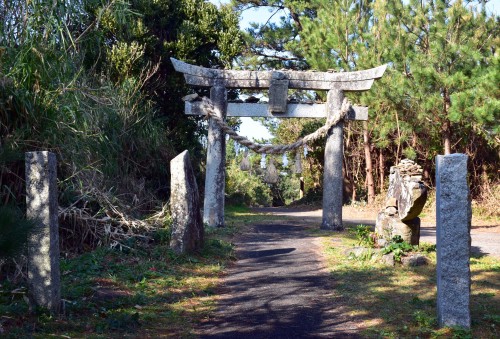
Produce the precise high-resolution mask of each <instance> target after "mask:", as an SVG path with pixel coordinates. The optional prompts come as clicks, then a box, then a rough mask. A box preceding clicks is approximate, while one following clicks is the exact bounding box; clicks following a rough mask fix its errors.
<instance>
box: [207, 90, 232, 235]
mask: <svg viewBox="0 0 500 339" xmlns="http://www.w3.org/2000/svg"><path fill="white" fill-rule="evenodd" d="M210 99H211V100H212V102H213V103H214V105H215V107H216V108H218V109H219V111H220V115H219V118H222V119H225V118H226V113H227V89H226V87H224V86H223V85H220V84H216V85H215V86H212V87H211V88H210ZM225 178H226V136H225V133H224V131H223V130H222V128H220V127H219V126H218V125H217V124H216V123H215V122H214V121H213V120H212V119H210V121H209V125H208V145H207V168H206V176H205V198H204V204H203V222H204V223H205V224H206V225H207V226H208V227H222V226H224V191H225V185H226V183H225Z"/></svg>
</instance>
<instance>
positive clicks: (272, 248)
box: [199, 224, 358, 338]
mask: <svg viewBox="0 0 500 339" xmlns="http://www.w3.org/2000/svg"><path fill="white" fill-rule="evenodd" d="M306 230H307V227H305V226H301V225H293V224H288V225H283V224H276V225H255V226H253V228H252V229H251V230H250V231H249V232H248V233H247V234H244V235H243V236H242V237H241V238H240V239H239V241H238V243H237V247H238V250H237V253H236V254H237V257H238V259H239V260H238V262H237V263H236V264H235V266H234V267H232V268H231V269H230V270H229V273H228V277H227V278H226V280H225V286H224V287H225V293H224V294H223V295H222V297H221V300H220V302H219V305H218V311H217V312H216V313H215V314H214V317H213V318H212V319H210V320H209V321H208V322H206V323H205V324H203V325H202V326H201V328H200V329H199V330H200V331H199V333H200V337H201V338H318V337H330V338H331V337H336V338H339V337H353V338H355V337H358V336H357V335H356V332H357V327H356V324H355V323H353V322H352V319H350V317H348V316H346V314H345V313H344V312H343V309H342V308H341V307H339V305H336V304H335V303H332V300H333V299H332V297H331V293H332V279H331V276H330V275H329V274H328V273H327V272H326V271H325V270H324V269H323V267H322V263H321V261H320V260H319V259H318V255H317V252H316V251H317V248H316V245H315V244H314V243H313V240H314V239H313V238H312V237H311V235H310V233H308V232H307V231H306Z"/></svg>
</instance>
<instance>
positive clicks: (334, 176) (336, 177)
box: [321, 89, 344, 231]
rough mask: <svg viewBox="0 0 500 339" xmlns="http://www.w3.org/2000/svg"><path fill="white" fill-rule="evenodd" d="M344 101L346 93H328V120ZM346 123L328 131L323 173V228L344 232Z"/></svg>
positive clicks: (334, 90) (335, 91) (337, 91)
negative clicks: (343, 203)
mask: <svg viewBox="0 0 500 339" xmlns="http://www.w3.org/2000/svg"><path fill="white" fill-rule="evenodd" d="M343 100H344V92H343V91H341V90H336V89H332V90H329V91H328V97H327V101H326V107H327V108H326V110H327V111H326V112H327V113H326V114H327V119H330V118H331V117H332V115H333V114H334V112H335V111H338V110H339V109H340V108H341V106H342V101H343ZM343 133H344V123H343V121H340V122H339V123H338V124H337V125H335V126H333V127H332V128H331V129H330V131H328V136H327V139H326V147H325V164H324V169H323V170H324V173H323V222H322V224H321V228H324V229H330V230H338V231H340V230H342V229H343V228H344V227H343V225H342V200H343V175H342V160H343V149H344V139H343Z"/></svg>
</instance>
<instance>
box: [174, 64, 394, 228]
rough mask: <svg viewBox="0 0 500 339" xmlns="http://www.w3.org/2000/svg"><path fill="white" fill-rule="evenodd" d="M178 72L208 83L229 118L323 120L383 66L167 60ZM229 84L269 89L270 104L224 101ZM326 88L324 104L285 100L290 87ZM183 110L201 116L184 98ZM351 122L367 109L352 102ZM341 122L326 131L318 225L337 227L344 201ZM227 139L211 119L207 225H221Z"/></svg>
mask: <svg viewBox="0 0 500 339" xmlns="http://www.w3.org/2000/svg"><path fill="white" fill-rule="evenodd" d="M171 61H172V64H173V65H174V68H175V70H176V71H178V72H181V73H183V74H184V78H185V80H186V83H187V84H188V85H191V86H198V87H210V99H211V100H212V101H213V103H214V105H215V107H216V108H218V110H219V111H220V113H221V116H219V117H220V118H222V119H225V118H226V116H228V117H274V118H324V117H327V118H328V117H331V116H332V115H333V114H334V112H336V111H338V110H340V108H341V105H342V102H343V100H344V92H345V91H366V90H369V89H370V88H371V86H372V84H373V82H374V80H375V79H379V78H381V77H382V75H383V74H384V72H385V69H386V67H387V65H383V66H379V67H376V68H372V69H368V70H364V71H357V72H341V73H330V72H304V71H233V70H220V69H211V68H204V67H200V66H195V65H190V64H187V63H185V62H182V61H180V60H176V59H174V58H171ZM228 88H250V89H259V88H263V89H269V103H267V104H265V103H228V101H227V89H228ZM289 88H290V89H291V88H294V89H303V90H326V91H328V96H327V101H326V104H291V103H287V98H288V89H289ZM185 113H186V114H190V115H204V112H203V110H202V109H201V102H187V101H186V102H185ZM346 119H349V120H368V108H367V107H359V106H354V107H353V109H352V110H351V111H350V112H349V113H348V114H347V116H346ZM343 126H344V124H343V122H342V121H340V122H339V123H338V124H337V125H335V126H333V127H332V128H331V129H330V131H329V132H328V135H327V140H326V147H325V163H324V173H323V221H322V224H321V228H325V229H331V230H341V229H343V225H342V201H343V175H342V161H343V147H344V144H343ZM225 158H226V139H225V135H224V132H223V131H222V130H221V128H220V127H219V126H218V125H217V124H216V123H215V122H214V121H213V120H212V119H210V122H209V126H208V149H207V168H206V177H205V200H204V210H203V221H204V222H205V223H207V224H208V226H211V227H220V226H224V189H225V171H226V170H225Z"/></svg>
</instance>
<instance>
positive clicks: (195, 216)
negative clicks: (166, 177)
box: [170, 151, 204, 254]
mask: <svg viewBox="0 0 500 339" xmlns="http://www.w3.org/2000/svg"><path fill="white" fill-rule="evenodd" d="M200 207H201V206H200V197H199V193H198V185H197V184H196V179H195V177H194V172H193V167H192V166H191V160H190V159H189V153H188V151H184V152H182V153H181V154H179V155H178V156H176V157H175V158H174V159H172V160H171V161H170V211H171V213H172V237H171V240H170V248H172V250H173V251H174V252H176V253H178V254H181V253H187V252H196V251H198V250H200V249H201V248H202V246H203V238H204V229H203V221H202V218H201V211H200Z"/></svg>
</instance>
